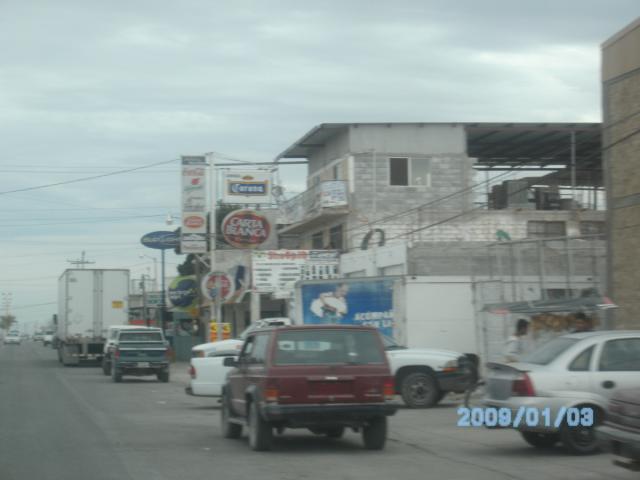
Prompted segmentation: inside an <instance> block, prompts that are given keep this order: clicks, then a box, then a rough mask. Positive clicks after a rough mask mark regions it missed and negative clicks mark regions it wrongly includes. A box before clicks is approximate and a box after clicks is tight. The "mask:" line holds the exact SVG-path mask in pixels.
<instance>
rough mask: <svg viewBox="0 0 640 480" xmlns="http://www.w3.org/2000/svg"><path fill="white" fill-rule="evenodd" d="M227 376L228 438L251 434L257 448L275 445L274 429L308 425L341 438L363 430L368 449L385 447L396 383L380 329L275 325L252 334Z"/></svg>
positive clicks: (225, 423)
mask: <svg viewBox="0 0 640 480" xmlns="http://www.w3.org/2000/svg"><path fill="white" fill-rule="evenodd" d="M224 362H225V364H226V365H227V366H231V367H234V368H233V369H232V370H231V371H230V372H229V374H228V375H227V381H226V384H225V386H224V390H223V396H222V411H221V415H220V421H221V427H222V428H221V430H222V434H223V436H224V437H226V438H238V437H240V435H241V434H242V429H243V427H245V426H246V427H248V430H249V445H250V447H251V448H252V449H253V450H269V449H270V448H271V442H272V435H273V430H274V429H275V430H277V431H279V432H280V433H282V432H283V431H284V429H285V428H308V429H309V430H310V431H311V432H312V433H315V434H318V435H326V436H328V437H330V438H340V437H341V436H342V435H343V433H344V431H345V429H346V428H352V429H354V430H358V431H361V432H362V439H363V441H364V446H365V448H367V449H369V450H380V449H382V448H384V445H385V442H386V438H387V417H388V416H390V415H393V414H395V412H396V410H397V408H398V407H396V406H395V405H393V404H392V403H390V401H391V399H392V398H393V393H394V384H393V378H392V377H391V371H390V370H389V363H388V361H387V357H386V355H385V353H384V347H383V345H382V341H381V338H380V335H379V334H378V332H377V331H376V330H375V329H374V328H372V327H359V326H358V327H355V326H344V325H305V326H282V327H270V328H265V329H264V330H256V331H254V332H251V333H249V334H248V335H247V337H246V340H245V343H244V345H243V347H242V351H241V352H240V356H239V357H238V359H235V358H233V357H227V358H226V359H225V360H224Z"/></svg>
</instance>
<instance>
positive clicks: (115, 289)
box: [57, 269, 129, 365]
mask: <svg viewBox="0 0 640 480" xmlns="http://www.w3.org/2000/svg"><path fill="white" fill-rule="evenodd" d="M128 300H129V270H117V269H113V270H106V269H105V270H103V269H68V270H65V271H64V272H63V273H62V275H61V276H60V278H59V280H58V330H57V343H58V359H59V360H60V362H61V363H62V364H63V365H77V364H79V363H80V362H81V361H82V360H92V361H100V360H102V355H103V347H104V342H105V338H106V333H107V330H108V328H109V327H110V326H112V325H125V324H127V323H128Z"/></svg>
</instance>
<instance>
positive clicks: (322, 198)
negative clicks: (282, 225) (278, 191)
mask: <svg viewBox="0 0 640 480" xmlns="http://www.w3.org/2000/svg"><path fill="white" fill-rule="evenodd" d="M348 205H349V201H348V194H347V182H346V181H345V180H328V181H324V182H320V183H319V184H317V185H314V186H313V187H311V188H310V189H308V190H306V191H304V192H302V193H301V194H299V195H297V196H295V197H293V198H292V199H290V200H287V201H286V202H285V203H284V205H283V207H282V208H283V213H284V217H285V219H286V221H287V223H288V224H294V223H299V222H302V221H303V220H304V219H306V218H309V217H312V216H315V215H319V214H321V213H322V210H323V209H325V208H330V209H331V208H335V207H346V206H348Z"/></svg>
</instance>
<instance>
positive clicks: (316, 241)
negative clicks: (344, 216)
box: [311, 232, 324, 250]
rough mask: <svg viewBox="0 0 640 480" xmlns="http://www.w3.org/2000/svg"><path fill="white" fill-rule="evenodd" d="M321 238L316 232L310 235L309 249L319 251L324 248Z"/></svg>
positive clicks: (319, 233)
mask: <svg viewBox="0 0 640 480" xmlns="http://www.w3.org/2000/svg"><path fill="white" fill-rule="evenodd" d="M322 237H323V235H322V232H317V233H314V234H313V235H311V248H313V249H314V250H320V249H321V248H322V247H323V246H324V245H323V243H324V242H323V241H322V240H323V238H322Z"/></svg>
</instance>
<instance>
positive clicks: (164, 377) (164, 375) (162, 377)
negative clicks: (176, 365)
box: [157, 370, 169, 383]
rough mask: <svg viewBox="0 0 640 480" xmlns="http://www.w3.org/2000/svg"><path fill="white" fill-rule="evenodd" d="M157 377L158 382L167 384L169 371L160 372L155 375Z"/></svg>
mask: <svg viewBox="0 0 640 480" xmlns="http://www.w3.org/2000/svg"><path fill="white" fill-rule="evenodd" d="M157 376H158V380H160V381H161V382H163V383H168V382H169V370H162V371H160V372H158V373H157Z"/></svg>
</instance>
